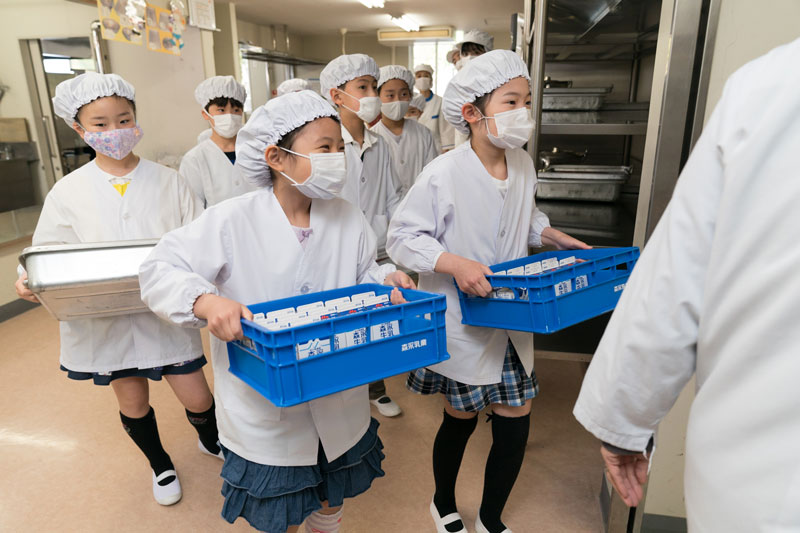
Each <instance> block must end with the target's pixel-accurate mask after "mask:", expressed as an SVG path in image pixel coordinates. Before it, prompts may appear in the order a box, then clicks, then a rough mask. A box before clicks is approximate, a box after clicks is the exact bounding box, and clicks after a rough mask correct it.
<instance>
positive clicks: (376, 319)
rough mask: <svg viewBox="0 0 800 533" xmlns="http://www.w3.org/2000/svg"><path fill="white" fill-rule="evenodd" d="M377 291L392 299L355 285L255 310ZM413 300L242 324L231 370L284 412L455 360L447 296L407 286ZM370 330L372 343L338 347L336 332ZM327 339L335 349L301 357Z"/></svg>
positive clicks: (230, 350) (374, 287)
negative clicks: (322, 316)
mask: <svg viewBox="0 0 800 533" xmlns="http://www.w3.org/2000/svg"><path fill="white" fill-rule="evenodd" d="M369 291H374V292H375V295H376V296H378V295H381V294H387V295H388V294H389V293H391V291H392V287H387V286H385V285H372V284H364V285H355V286H352V287H346V288H342V289H335V290H331V291H323V292H317V293H312V294H306V295H303V296H295V297H292V298H284V299H281V300H272V301H269V302H265V303H261V304H255V305H251V306H249V309H250V311H252V312H253V313H254V314H255V313H264V314H266V313H268V312H270V311H276V310H279V309H285V308H287V307H297V306H300V305H305V304H310V303H313V302H317V301H328V300H333V299H336V298H341V297H343V296H352V295H354V294H358V293H363V292H369ZM402 292H403V296H404V297H405V299H406V300H407V301H408V303H405V304H400V305H388V306H386V307H381V308H377V309H371V310H367V311H360V312H358V313H354V314H351V315H348V316H342V317H337V318H331V319H328V320H323V321H320V322H315V323H312V324H308V325H303V326H298V327H294V328H288V329H282V330H277V331H272V330H268V329H266V328H265V327H262V326H259V325H258V324H256V323H255V322H251V321H249V320H244V319H243V320H242V329H243V331H244V335H245V337H246V339H245V340H244V341H234V342H229V343H228V358H229V360H230V369H229V370H230V372H231V373H233V374H234V375H235V376H237V377H239V378H240V379H241V380H242V381H244V382H245V383H247V384H248V385H250V386H251V387H253V388H254V389H255V390H257V391H258V392H259V393H260V394H261V395H262V396H264V397H265V398H267V399H268V400H269V401H271V402H272V403H273V404H275V405H276V406H278V407H289V406H292V405H297V404H299V403H302V402H307V401H309V400H313V399H315V398H319V397H321V396H327V395H328V394H333V393H335V392H339V391H343V390H346V389H350V388H353V387H357V386H359V385H365V384H367V383H372V382H373V381H377V380H379V379H383V378H387V377H390V376H394V375H396V374H401V373H403V372H408V371H410V370H414V369H416V368H421V367H425V366H430V365H433V364H436V363H440V362H442V361H445V360H447V359H449V358H450V356H449V355H448V354H447V340H446V336H445V321H444V314H445V309H446V308H447V304H446V302H445V297H444V296H442V295H439V294H431V293H427V292H422V291H416V290H409V289H402ZM393 320H397V321H398V323H399V326H400V334H399V335H395V336H394V337H389V338H384V339H372V338H371V327H372V326H374V325H379V324H383V323H386V322H390V321H393ZM361 328H366V329H365V333H366V342H365V343H364V344H359V345H357V346H351V347H346V348H341V349H336V348H335V342H334V340H335V335H336V334H339V333H345V332H351V331H354V330H359V329H361ZM314 339H320V340H323V339H327V340H328V341H329V342H330V349H331V351H330V352H327V353H321V354H318V355H312V356H310V357H307V358H304V359H298V355H297V349H296V347H297V345H298V344H303V343H306V342H308V341H313V340H314Z"/></svg>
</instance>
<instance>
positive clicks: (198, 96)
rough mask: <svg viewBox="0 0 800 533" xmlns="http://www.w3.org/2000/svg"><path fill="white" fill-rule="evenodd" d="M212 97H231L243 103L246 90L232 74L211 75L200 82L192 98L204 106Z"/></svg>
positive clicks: (245, 97) (245, 98)
mask: <svg viewBox="0 0 800 533" xmlns="http://www.w3.org/2000/svg"><path fill="white" fill-rule="evenodd" d="M214 98H232V99H234V100H237V101H239V102H241V103H242V104H244V101H245V100H247V90H246V89H245V88H244V85H242V84H241V83H239V82H238V81H236V78H234V77H233V76H213V77H211V78H208V79H207V80H203V81H202V82H200V85H198V86H197V89H195V90H194V99H195V100H196V101H197V103H198V104H200V106H201V107H206V106H207V105H208V103H209V102H210V101H211V100H213V99H214Z"/></svg>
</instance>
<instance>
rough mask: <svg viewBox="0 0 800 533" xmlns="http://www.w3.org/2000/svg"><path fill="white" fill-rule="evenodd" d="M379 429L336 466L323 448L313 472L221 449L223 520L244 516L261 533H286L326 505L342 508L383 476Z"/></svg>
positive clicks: (372, 429)
mask: <svg viewBox="0 0 800 533" xmlns="http://www.w3.org/2000/svg"><path fill="white" fill-rule="evenodd" d="M378 426H379V424H378V421H377V420H375V419H374V418H373V419H372V420H371V421H370V425H369V429H367V432H366V433H365V434H364V436H363V437H362V438H361V440H359V441H358V442H357V443H356V444H355V446H353V447H352V448H350V449H349V450H348V451H347V452H345V453H344V454H343V455H342V456H341V457H338V458H336V459H335V460H334V461H332V462H328V459H327V458H326V457H325V452H324V450H323V449H322V443H320V445H319V452H318V455H317V464H316V465H310V466H270V465H263V464H259V463H254V462H252V461H248V460H247V459H244V458H243V457H240V456H239V455H236V454H235V453H233V452H232V451H230V450H228V449H226V448H223V451H224V454H225V464H224V465H223V466H222V474H221V475H222V478H223V480H224V482H223V484H222V495H223V496H224V497H225V503H224V504H223V506H222V517H223V518H224V519H225V520H227V521H228V522H230V523H231V524H232V523H233V522H234V521H235V520H236V519H237V518H238V517H240V516H241V517H243V518H244V519H245V520H247V521H248V522H249V523H250V525H251V526H253V527H254V528H255V529H257V530H259V531H264V532H266V533H284V532H285V531H286V529H287V528H288V527H289V526H296V525H299V524H302V523H303V520H305V519H306V517H308V515H310V514H311V513H313V512H314V511H317V510H319V509H321V508H322V502H323V501H327V502H328V505H329V506H330V507H338V506H340V505H342V503H343V502H344V499H345V498H353V497H354V496H357V495H359V494H361V493H362V492H365V491H366V490H367V489H369V487H370V486H371V485H372V481H373V480H374V479H375V478H378V477H382V476H383V475H384V472H383V470H382V469H381V462H382V461H383V458H384V455H383V451H382V450H383V443H382V442H381V439H380V438H379V437H378Z"/></svg>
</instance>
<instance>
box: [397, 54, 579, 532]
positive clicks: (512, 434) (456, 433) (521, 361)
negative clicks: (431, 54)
mask: <svg viewBox="0 0 800 533" xmlns="http://www.w3.org/2000/svg"><path fill="white" fill-rule="evenodd" d="M529 106H530V87H529V76H528V73H527V69H526V68H525V64H524V63H523V62H522V60H521V59H520V58H519V56H517V55H516V54H514V53H512V52H510V51H507V50H496V51H493V52H489V53H486V54H484V55H482V56H480V57H476V58H475V59H473V60H472V61H471V62H469V63H468V64H467V66H465V67H464V68H463V69H462V70H461V71H459V73H458V74H456V76H455V77H454V78H453V79H452V81H451V82H450V84H449V85H448V87H447V90H446V91H445V94H444V104H443V110H444V113H445V116H446V118H447V120H448V121H449V122H450V123H451V124H453V125H454V126H455V127H456V129H458V130H459V131H461V132H462V133H464V134H467V133H468V134H469V135H470V142H468V143H464V144H462V145H460V146H458V147H457V148H456V149H454V150H452V151H450V152H448V153H446V154H444V155H442V156H440V157H438V158H437V159H436V160H435V161H433V162H432V163H430V164H429V165H428V166H426V167H425V169H424V170H423V171H422V173H421V174H420V175H419V177H418V178H417V180H416V183H415V185H414V186H413V187H412V188H411V190H410V191H409V193H408V195H407V196H406V198H405V199H404V200H403V202H401V204H400V206H399V207H398V208H397V211H396V212H395V214H394V217H393V218H392V221H391V224H390V225H389V234H388V240H387V246H386V248H387V251H388V252H389V255H390V257H391V258H392V259H393V260H394V261H395V262H397V263H398V264H401V265H404V266H405V267H407V268H410V269H413V270H416V271H417V272H419V273H420V278H419V285H420V288H421V289H422V290H425V291H429V292H440V293H444V294H445V295H446V296H447V314H446V326H447V348H448V352H449V353H450V359H449V360H448V361H445V362H443V363H440V364H437V365H434V366H432V367H430V368H423V369H420V370H417V371H415V372H412V373H411V375H410V376H409V378H408V383H407V386H408V388H409V389H410V390H411V391H413V392H416V393H419V394H435V393H442V394H444V396H445V400H446V401H445V406H444V419H443V421H442V424H441V426H440V427H439V431H438V433H437V435H436V439H435V441H434V445H433V473H434V480H435V482H436V492H435V494H434V496H433V501H432V502H431V506H430V511H431V514H432V516H433V519H434V521H435V523H436V527H437V531H438V532H439V533H448V532H449V533H455V532H463V533H465V532H466V531H467V529H466V527H465V525H464V523H463V521H462V520H461V516H460V515H459V514H458V510H457V507H456V501H455V484H456V477H457V475H458V470H459V468H460V465H461V459H462V457H463V454H464V449H465V448H466V445H467V441H468V440H469V437H470V435H472V432H473V431H474V430H475V426H476V424H477V415H478V412H479V411H480V410H481V409H484V408H486V407H490V408H491V411H492V415H490V416H491V420H492V437H493V444H492V448H491V451H490V452H489V457H488V460H487V462H486V474H485V481H484V487H483V499H482V501H481V507H480V510H479V513H478V517H477V520H476V523H475V530H476V531H478V532H479V533H485V532H490V533H500V532H510V530H509V529H507V528H506V526H505V525H504V524H503V522H502V520H501V514H502V511H503V508H504V506H505V503H506V500H507V499H508V496H509V494H510V492H511V489H512V487H513V485H514V482H515V481H516V478H517V475H518V473H519V470H520V467H521V465H522V459H523V456H524V453H525V445H526V443H527V440H528V432H529V428H530V409H531V399H532V398H533V397H534V396H536V394H537V392H538V385H537V381H536V374H535V372H534V370H533V336H532V335H531V334H528V333H523V332H515V331H507V330H501V329H491V328H480V327H473V326H466V325H462V324H461V309H460V306H459V300H458V294H457V291H456V287H455V285H454V283H453V280H454V279H455V282H456V283H457V284H458V286H459V288H461V290H462V291H464V292H466V293H468V294H473V295H477V296H482V297H485V296H487V295H490V293H491V291H492V287H491V285H490V284H489V282H488V281H487V280H486V277H485V276H486V275H487V274H491V273H492V272H491V270H490V269H489V267H488V266H487V265H491V264H495V263H499V262H503V261H508V260H512V259H517V258H520V257H525V256H527V255H528V247H529V246H541V245H551V246H555V247H557V248H559V249H569V248H588V246H587V245H585V244H584V243H582V242H580V241H578V240H576V239H574V238H572V237H570V236H568V235H566V234H564V233H562V232H560V231H558V230H556V229H553V228H551V227H550V224H549V220H548V218H547V216H546V215H545V214H544V213H542V212H541V211H539V210H538V209H537V208H536V205H535V202H534V195H535V190H536V172H535V170H534V166H533V161H532V160H531V158H530V156H528V154H527V153H526V152H525V151H524V150H522V149H521V146H522V145H523V144H524V143H525V142H527V141H528V139H529V138H530V136H531V132H532V130H533V121H532V119H531V116H530V109H529Z"/></svg>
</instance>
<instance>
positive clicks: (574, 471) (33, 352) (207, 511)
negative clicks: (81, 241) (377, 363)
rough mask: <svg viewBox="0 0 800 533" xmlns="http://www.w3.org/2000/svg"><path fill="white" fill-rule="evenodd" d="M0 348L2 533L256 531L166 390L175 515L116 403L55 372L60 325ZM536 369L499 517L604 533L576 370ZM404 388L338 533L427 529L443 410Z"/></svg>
mask: <svg viewBox="0 0 800 533" xmlns="http://www.w3.org/2000/svg"><path fill="white" fill-rule="evenodd" d="M0 339H1V340H0V343H1V344H0V345H1V346H2V348H0V376H2V385H0V531H3V532H6V531H8V532H25V533H27V532H40V531H57V532H106V531H114V532H120V533H124V532H149V531H153V532H191V533H201V532H212V531H221V532H228V531H230V532H234V531H251V529H250V528H249V526H248V525H247V524H246V523H244V522H243V521H242V520H239V521H237V523H236V524H235V525H229V524H227V523H226V522H224V521H223V520H222V519H221V518H220V517H219V512H220V508H221V505H222V497H221V496H220V494H219V489H220V484H221V482H220V478H219V469H220V465H221V463H220V462H219V461H218V460H216V459H214V458H211V457H208V456H205V455H201V454H200V453H199V452H198V451H197V448H196V435H195V433H194V431H193V429H192V428H191V427H190V426H189V424H188V422H187V421H186V418H185V416H184V413H183V409H182V407H181V406H180V404H179V403H178V402H177V400H176V399H175V397H174V396H173V395H172V393H171V392H170V390H169V387H168V386H167V385H166V383H164V382H161V383H156V384H154V385H153V387H152V398H151V403H152V404H153V406H154V407H155V409H156V413H157V417H158V421H159V428H160V432H161V436H162V439H163V441H164V445H165V447H166V448H167V450H168V451H169V453H170V455H171V456H172V459H173V461H174V462H175V464H176V466H177V468H178V471H179V474H180V476H181V483H182V484H183V490H184V497H183V500H182V501H181V502H180V503H178V504H177V505H175V506H173V507H169V508H165V507H160V506H159V505H158V504H156V503H155V502H154V501H153V499H152V495H151V488H150V472H149V470H148V468H147V465H146V462H145V461H144V458H143V457H142V456H141V454H140V452H139V451H138V450H137V449H136V448H135V447H134V445H133V443H132V442H131V441H130V440H129V439H128V438H127V436H126V435H125V433H124V432H123V431H122V428H121V427H120V422H119V415H118V413H117V408H116V402H115V400H114V396H113V393H112V391H111V390H110V389H109V388H103V387H95V386H93V385H90V384H88V383H84V382H74V381H70V380H68V379H67V378H66V377H65V376H64V375H63V373H62V372H61V371H59V370H58V327H57V323H56V322H55V320H53V319H51V318H50V317H49V315H47V313H46V312H45V311H44V310H43V309H41V308H38V309H34V310H32V311H29V312H27V313H25V314H24V315H21V316H19V317H16V318H14V319H11V320H9V321H6V322H4V323H1V324H0ZM537 370H538V374H539V379H540V382H541V396H540V397H539V398H537V399H536V400H534V411H533V431H532V432H531V439H530V443H529V445H528V450H527V455H526V458H525V464H524V466H523V470H522V473H521V475H520V479H519V481H518V482H517V484H516V487H515V489H514V492H513V493H512V495H511V498H510V500H509V502H508V505H507V506H506V512H505V514H504V519H505V521H506V523H507V525H508V526H510V527H511V528H513V530H514V531H515V532H516V533H525V532H538V531H541V532H562V531H563V532H584V531H586V532H598V531H600V530H601V528H600V511H599V506H598V503H597V494H598V492H599V482H600V476H601V464H600V459H599V454H598V447H597V443H596V442H595V441H594V439H593V438H592V437H591V436H589V435H588V434H587V433H585V432H584V431H582V430H581V428H580V427H579V426H578V424H577V423H576V422H575V420H574V418H573V417H572V415H571V408H572V404H573V403H574V400H575V397H576V395H577V392H578V388H579V385H580V380H581V378H582V372H581V368H580V366H579V364H578V363H573V362H557V361H544V360H543V361H539V362H538V363H537ZM206 374H207V375H209V377H210V374H211V372H210V370H209V369H207V372H206ZM403 381H404V380H403V378H401V377H395V378H393V379H391V380H389V382H388V387H389V392H390V394H391V395H392V396H393V397H394V398H395V399H396V400H397V401H398V403H400V404H401V406H402V407H403V409H404V410H405V414H404V415H403V416H401V417H399V418H396V419H391V420H385V419H384V420H381V422H382V425H381V431H380V433H381V437H382V439H383V441H384V443H385V446H386V448H385V452H386V456H387V457H386V461H385V462H384V469H385V470H386V477H384V478H381V479H378V480H376V482H375V484H374V485H373V488H372V489H371V490H370V491H369V492H367V493H366V494H364V495H362V496H359V497H358V498H356V499H354V500H352V501H348V503H347V504H346V507H345V518H344V522H343V528H342V530H343V532H345V533H373V532H376V533H377V532H380V533H406V532H414V533H416V532H433V531H434V528H433V525H432V521H431V519H430V516H429V514H428V504H429V502H430V497H431V494H432V490H433V489H432V487H433V479H432V474H431V468H430V452H431V446H432V442H433V438H434V435H435V432H436V429H437V427H438V423H439V421H440V416H441V414H440V413H441V406H440V404H439V403H438V402H439V400H438V399H437V398H432V397H420V396H415V395H412V394H411V393H409V392H408V391H406V390H405V387H404V386H403ZM481 419H482V420H484V417H482V418H481ZM490 429H491V428H490V426H489V425H488V424H484V423H480V424H479V426H478V429H477V431H476V432H475V434H474V435H473V438H472V440H471V441H470V444H469V446H468V448H467V453H466V456H465V459H464V465H463V468H462V472H461V476H460V478H459V485H458V489H457V495H458V501H459V507H460V509H461V512H462V515H463V516H464V518H465V520H467V522H468V524H470V531H472V528H471V524H472V521H473V520H474V518H475V513H476V510H477V507H478V504H479V500H480V493H481V483H482V480H483V466H484V462H485V458H486V454H487V453H488V450H489V446H490V445H491V442H490V441H491V431H490Z"/></svg>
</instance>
